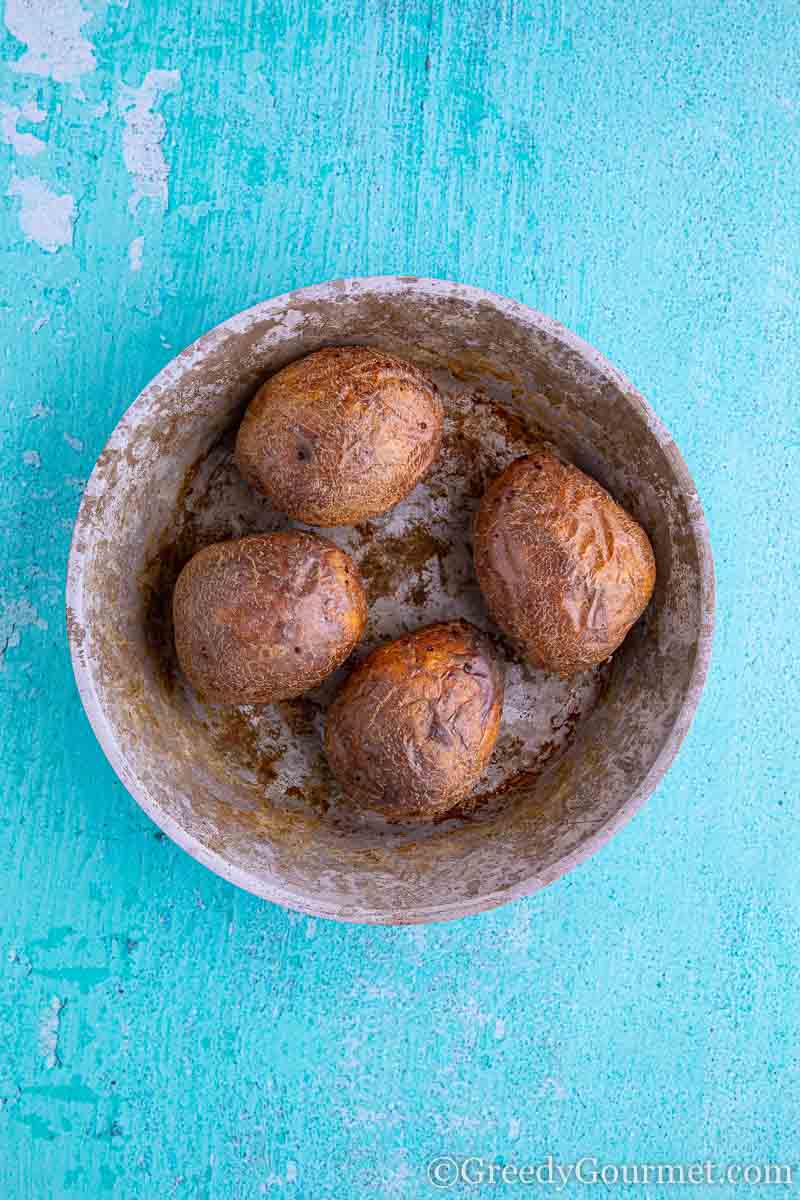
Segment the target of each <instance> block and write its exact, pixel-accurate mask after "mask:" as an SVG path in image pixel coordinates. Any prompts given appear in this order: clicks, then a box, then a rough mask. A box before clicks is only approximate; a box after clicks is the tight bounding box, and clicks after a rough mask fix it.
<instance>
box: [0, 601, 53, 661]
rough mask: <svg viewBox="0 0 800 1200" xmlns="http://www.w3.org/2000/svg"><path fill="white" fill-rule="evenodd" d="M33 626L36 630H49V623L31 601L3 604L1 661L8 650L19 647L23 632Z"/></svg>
mask: <svg viewBox="0 0 800 1200" xmlns="http://www.w3.org/2000/svg"><path fill="white" fill-rule="evenodd" d="M31 625H33V626H34V627H35V628H36V629H47V621H45V619H44V617H40V616H39V614H38V612H37V611H36V609H35V608H34V607H33V605H32V604H31V602H30V601H29V600H26V599H25V597H24V596H23V597H22V598H21V599H20V600H10V601H8V602H5V603H4V604H3V611H2V613H0V659H2V657H3V655H4V654H5V652H6V650H11V649H12V648H13V647H14V646H18V645H19V643H20V639H21V636H22V630H23V629H27V628H28V627H29V626H31Z"/></svg>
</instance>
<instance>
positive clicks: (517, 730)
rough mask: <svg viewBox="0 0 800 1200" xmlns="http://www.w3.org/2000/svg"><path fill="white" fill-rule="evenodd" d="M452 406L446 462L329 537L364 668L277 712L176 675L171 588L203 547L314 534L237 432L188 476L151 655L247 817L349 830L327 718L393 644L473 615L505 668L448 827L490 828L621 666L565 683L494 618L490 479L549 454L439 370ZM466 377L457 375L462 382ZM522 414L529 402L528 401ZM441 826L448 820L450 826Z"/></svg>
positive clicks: (506, 413)
mask: <svg viewBox="0 0 800 1200" xmlns="http://www.w3.org/2000/svg"><path fill="white" fill-rule="evenodd" d="M432 374H433V375H434V378H435V379H436V382H437V384H438V385H439V388H440V391H441V394H442V399H443V402H444V406H445V430H444V439H443V446H442V453H441V456H440V458H439V460H438V461H437V463H436V464H435V465H434V467H433V468H432V469H431V471H430V472H429V474H428V476H427V477H426V478H425V479H424V480H423V481H422V482H421V483H420V484H418V485H417V487H416V488H415V489H414V491H413V492H412V493H411V495H410V496H408V497H407V499H406V500H405V501H403V502H402V503H401V504H399V505H397V506H396V507H395V508H394V509H392V510H391V511H390V512H389V513H386V514H385V515H384V516H382V517H378V518H375V519H373V520H370V521H368V522H365V523H364V524H362V525H358V526H352V527H350V526H348V527H341V528H338V529H326V530H320V531H319V532H320V533H322V535H323V536H325V537H328V538H330V539H331V540H332V541H334V542H336V543H337V545H339V546H340V547H341V548H342V549H343V550H346V551H347V552H348V553H350V554H351V555H352V556H353V558H354V559H355V561H356V562H357V563H358V565H359V569H360V570H361V573H362V576H363V578H364V583H365V586H366V588H367V593H368V598H369V605H370V610H369V620H368V624H367V629H366V633H365V637H364V640H363V642H362V643H361V644H360V645H359V646H358V648H357V650H356V652H355V654H354V656H353V658H352V659H351V660H350V662H349V663H348V664H345V666H344V667H342V668H340V670H339V671H337V672H336V673H335V674H334V675H333V676H331V677H330V678H329V679H327V680H326V681H325V682H324V683H323V684H322V685H321V686H320V687H319V688H317V689H316V690H315V691H314V692H311V693H309V694H308V695H307V696H303V697H301V698H300V699H298V700H291V701H284V702H283V703H280V704H276V705H271V706H256V705H241V706H238V707H235V708H215V707H208V706H205V705H203V704H202V703H201V702H200V701H199V700H198V698H197V697H196V696H195V695H194V693H193V692H192V690H191V689H190V688H189V687H188V685H187V684H186V682H185V681H184V679H183V676H182V675H181V672H180V669H179V667H178V664H177V661H176V656H175V650H174V643H173V631H172V590H173V588H174V585H175V580H176V579H177V577H178V574H179V572H180V570H181V568H182V567H183V565H184V563H186V562H187V561H188V559H189V558H190V557H191V556H192V555H193V554H194V553H195V552H196V551H197V550H199V549H201V548H202V547H203V546H206V545H209V544H210V543H211V542H216V541H221V540H223V539H226V538H235V537H242V536H244V535H245V534H249V533H256V532H262V533H263V532H271V531H274V530H278V529H285V528H289V527H297V528H310V527H308V526H302V525H299V524H298V523H296V522H291V521H289V520H288V519H287V518H286V517H284V516H282V515H280V514H277V513H275V512H274V510H273V509H272V508H271V507H270V505H269V503H268V502H267V501H266V500H265V499H264V498H262V497H260V496H259V495H258V494H257V493H255V492H254V491H253V490H252V489H251V488H249V487H248V486H247V484H245V482H244V480H243V479H242V478H241V476H240V475H239V472H238V470H237V468H236V465H235V463H234V461H233V446H234V437H235V430H230V431H228V433H226V434H225V435H224V436H223V437H222V438H221V439H220V440H219V441H218V442H217V443H216V444H215V445H214V446H212V448H211V449H210V450H209V452H208V453H207V454H206V455H204V456H203V458H201V459H200V460H199V461H198V462H197V463H195V465H194V466H193V467H192V469H191V471H190V472H188V473H187V476H186V479H185V480H184V483H183V487H182V488H181V491H180V494H179V498H178V503H177V504H176V509H175V513H174V519H173V522H172V524H171V526H170V528H169V529H168V530H166V531H165V533H164V536H163V538H162V540H161V542H160V544H159V545H158V546H157V547H156V548H155V550H154V552H153V554H152V555H151V556H150V558H149V560H148V564H147V567H146V569H145V571H144V573H143V575H142V578H141V580H140V585H141V594H142V601H143V608H144V622H145V632H146V637H147V642H148V646H149V650H150V653H151V655H152V656H153V659H154V661H155V662H156V663H157V666H158V675H159V680H160V683H161V686H162V687H163V688H164V689H165V691H168V692H169V693H170V703H171V704H173V705H178V706H181V707H182V708H183V709H184V711H185V712H186V714H187V716H189V717H190V718H191V720H192V721H194V722H195V723H196V725H197V726H198V727H200V728H202V729H203V731H204V734H205V739H204V740H205V744H206V745H207V748H208V760H209V765H210V766H211V768H212V770H217V771H218V772H222V773H225V774H228V775H230V774H233V775H235V776H238V777H239V778H240V779H241V780H242V782H244V783H246V784H247V785H248V786H247V788H246V789H244V793H245V794H246V795H247V796H250V797H252V799H251V800H250V801H249V802H248V801H243V804H245V803H246V804H247V806H248V807H253V808H257V807H258V806H259V805H263V804H268V805H270V806H272V807H273V808H279V809H283V810H285V811H287V812H291V811H297V810H298V809H302V810H306V811H308V810H311V811H313V812H314V813H315V814H317V815H318V817H319V818H320V819H322V820H325V821H326V822H329V823H330V824H331V825H332V826H335V827H337V828H340V829H342V830H343V831H347V832H352V831H353V828H354V826H358V825H363V823H364V818H362V817H354V816H353V815H352V814H351V811H350V809H349V807H348V805H347V803H346V800H345V799H344V798H343V797H342V795H341V793H340V790H339V788H338V785H337V784H336V781H335V780H334V779H333V776H332V775H331V772H330V770H329V768H328V765H327V762H326V760H325V756H324V753H323V751H322V732H323V729H324V721H325V712H326V709H327V706H328V704H329V703H330V700H331V699H332V697H333V695H334V694H335V692H336V690H337V688H338V686H339V684H340V683H341V681H342V680H343V679H344V678H345V677H346V675H347V673H348V671H349V670H350V669H351V667H352V665H353V663H354V662H355V661H358V660H360V659H361V658H363V657H364V656H365V655H366V654H367V653H369V651H370V650H371V649H373V648H374V647H375V646H376V645H378V644H379V643H380V642H382V641H385V640H386V639H388V638H394V637H397V636H399V635H400V634H402V633H406V632H409V631H411V630H414V629H418V628H420V627H421V626H423V625H427V624H430V623H431V622H434V621H445V620H452V619H455V618H457V617H462V618H465V619H466V620H468V621H471V622H472V623H473V624H475V625H477V626H478V627H480V628H481V629H483V630H485V631H486V632H487V633H488V634H489V636H490V637H491V638H492V640H493V643H494V645H495V647H496V651H497V653H498V655H499V656H500V657H501V659H503V660H504V662H505V666H506V698H505V706H504V712H503V722H502V726H501V731H500V736H499V738H498V741H497V745H496V748H495V751H494V754H493V756H492V759H491V762H490V763H489V766H488V768H487V770H486V772H485V774H484V776H483V778H482V779H481V780H480V782H479V783H478V785H477V786H476V789H475V791H474V793H473V794H472V795H471V796H470V797H468V798H467V800H466V801H465V802H463V803H462V804H461V805H460V806H459V808H458V809H457V810H453V811H451V812H450V813H448V814H447V815H446V817H445V818H443V819H442V821H444V822H446V823H447V824H448V825H450V824H451V823H452V822H453V821H456V822H464V821H471V822H472V821H480V820H486V819H489V818H490V817H491V816H493V815H494V814H496V813H497V811H498V810H499V809H500V808H501V807H502V806H503V805H505V804H508V803H512V802H513V801H514V797H515V794H517V793H521V792H522V791H523V790H525V791H527V790H528V788H529V786H530V784H531V783H533V782H534V781H535V779H536V777H537V776H538V775H539V774H540V772H541V771H542V770H543V769H544V767H545V766H546V765H547V764H549V763H550V762H551V761H552V760H553V759H554V757H555V756H557V755H559V754H561V753H563V751H564V750H565V749H566V748H567V746H568V745H569V744H570V743H571V741H572V740H573V738H574V736H575V732H576V729H577V727H578V726H579V724H580V723H581V721H582V720H583V719H584V718H585V717H586V716H587V715H588V714H589V713H590V712H591V711H592V710H593V708H594V707H595V705H596V703H597V700H598V698H599V697H600V695H601V693H602V691H603V689H604V687H605V684H606V681H607V678H608V674H609V666H608V665H607V664H604V665H603V666H601V667H599V668H596V669H595V670H594V671H590V672H587V673H585V674H584V675H581V676H577V677H575V678H573V679H569V680H563V679H559V678H558V677H556V676H553V675H549V674H547V673H545V672H543V671H538V670H536V669H534V668H532V667H529V666H527V665H526V664H525V663H523V662H522V661H521V659H520V658H519V657H518V656H516V655H515V653H514V651H513V649H512V648H511V647H510V646H509V645H508V643H507V642H506V641H505V639H503V638H502V637H501V635H500V634H499V631H498V630H497V629H496V628H495V627H494V626H493V624H492V622H491V621H490V619H489V617H488V614H487V612H486V608H485V605H484V602H483V599H482V596H481V594H480V590H479V588H478V584H477V581H476V579H475V575H474V571H473V567H472V555H471V531H472V522H473V518H474V515H475V512H476V510H477V507H478V504H479V501H480V498H481V496H482V495H483V492H484V491H485V489H486V486H487V485H488V483H489V482H490V481H491V480H492V479H493V478H494V477H495V476H496V475H497V474H498V473H499V472H500V471H502V470H503V469H504V468H505V467H506V466H507V465H508V464H509V463H510V462H512V461H513V460H514V459H516V458H518V457H520V456H521V455H524V454H528V453H531V452H532V451H533V450H535V449H536V448H537V447H540V446H541V444H542V440H543V439H542V437H541V435H540V434H538V433H537V431H536V428H535V425H534V423H533V422H532V421H531V420H529V419H528V414H527V413H525V415H523V408H522V406H520V408H516V407H513V406H512V404H513V405H516V404H517V403H520V402H519V399H518V398H517V397H516V396H514V395H512V394H511V391H512V389H510V388H508V387H505V389H504V390H505V391H508V392H509V395H508V396H506V395H504V396H503V399H502V400H500V399H498V398H497V397H495V396H492V395H489V393H488V392H487V391H486V390H484V388H483V387H477V386H475V385H473V384H472V383H471V382H470V381H469V372H463V371H459V372H455V371H450V372H445V371H438V372H437V371H434V372H432ZM457 375H459V376H462V378H457V377H456V376H457ZM521 404H522V405H524V400H523V401H522V402H521ZM441 823H442V822H439V825H441ZM436 829H437V823H433V824H431V825H429V826H426V827H415V828H412V827H409V828H408V829H406V830H403V829H400V828H397V827H394V829H393V830H392V831H387V832H394V833H396V834H399V835H403V834H405V835H406V836H408V835H412V836H414V837H419V836H425V835H426V834H431V833H433V832H435V830H436Z"/></svg>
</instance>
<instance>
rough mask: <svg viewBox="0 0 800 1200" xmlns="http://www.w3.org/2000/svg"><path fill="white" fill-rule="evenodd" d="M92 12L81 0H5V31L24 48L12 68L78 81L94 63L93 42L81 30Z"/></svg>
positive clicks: (67, 80) (71, 81) (32, 73)
mask: <svg viewBox="0 0 800 1200" xmlns="http://www.w3.org/2000/svg"><path fill="white" fill-rule="evenodd" d="M91 15H92V14H91V13H90V12H87V11H86V9H85V8H83V7H82V5H81V3H80V0H6V11H5V22H6V27H7V29H8V32H9V33H10V34H11V35H12V37H15V38H16V39H17V41H18V42H22V43H23V45H25V46H26V47H27V49H26V50H25V53H24V54H23V55H22V57H21V58H18V59H17V60H16V62H12V64H11V70H12V71H17V72H19V73H21V74H25V75H43V76H44V77H45V78H47V79H55V80H56V82H57V83H73V84H74V83H77V82H78V80H80V78H81V76H83V75H88V74H89V72H90V71H93V70H94V69H95V66H96V65H97V62H96V59H95V56H94V49H93V47H92V43H91V42H90V41H88V39H87V38H85V37H84V36H83V33H82V32H81V31H82V29H83V26H84V25H85V24H86V22H87V21H88V20H89V19H90V18H91Z"/></svg>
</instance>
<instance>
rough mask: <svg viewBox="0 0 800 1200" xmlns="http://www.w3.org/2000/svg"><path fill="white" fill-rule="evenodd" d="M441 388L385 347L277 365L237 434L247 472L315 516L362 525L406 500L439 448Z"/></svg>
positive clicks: (280, 503)
mask: <svg viewBox="0 0 800 1200" xmlns="http://www.w3.org/2000/svg"><path fill="white" fill-rule="evenodd" d="M442 423H443V410H442V402H441V400H440V398H439V395H438V393H437V391H436V389H435V387H434V386H433V384H431V383H430V382H429V381H428V380H427V379H426V378H425V376H424V375H423V374H422V373H421V372H420V371H418V370H417V369H416V367H413V366H412V365H411V364H410V363H407V362H403V361H402V360H401V359H399V358H395V357H394V356H393V355H390V354H386V353H385V352H384V351H383V350H377V349H371V348H368V347H365V346H336V347H329V348H327V349H324V350H317V351H316V352H315V353H314V354H309V355H308V356H307V357H306V358H302V359H299V360H298V361H297V362H293V363H290V364H289V366H288V367H284V368H283V370H282V371H278V373H277V374H276V375H273V376H272V378H271V379H268V380H267V382H266V383H265V384H264V386H263V387H262V388H261V389H260V390H259V391H258V393H257V394H256V396H255V397H254V399H253V400H252V402H251V404H250V406H249V408H248V409H247V412H246V413H245V416H244V420H243V421H242V424H241V426H240V427H239V433H238V436H237V439H236V461H237V464H238V466H239V470H240V471H241V473H242V475H243V476H244V477H245V479H246V480H247V481H248V483H250V484H251V485H252V486H253V487H255V488H256V489H257V490H258V491H260V492H263V493H264V494H265V495H266V496H268V497H269V499H270V500H271V501H272V503H273V505H274V506H275V508H276V509H278V511H279V512H283V513H288V514H289V516H290V517H293V518H294V519H295V520H298V521H305V522H307V523H308V524H309V525H321V526H333V525H355V524H358V523H359V522H361V521H364V520H366V519H367V518H368V517H374V516H378V515H379V514H381V513H384V512H386V511H387V510H388V509H390V508H391V507H392V506H393V505H395V504H397V503H398V502H399V501H400V500H402V499H403V497H404V496H407V495H408V493H409V492H410V491H411V490H412V488H414V487H415V486H416V484H417V483H418V482H419V480H420V479H421V478H422V476H423V475H424V474H425V472H426V471H427V470H428V468H429V467H430V466H431V464H432V463H433V461H434V459H435V458H436V456H437V455H438V453H439V448H440V446H441V440H442Z"/></svg>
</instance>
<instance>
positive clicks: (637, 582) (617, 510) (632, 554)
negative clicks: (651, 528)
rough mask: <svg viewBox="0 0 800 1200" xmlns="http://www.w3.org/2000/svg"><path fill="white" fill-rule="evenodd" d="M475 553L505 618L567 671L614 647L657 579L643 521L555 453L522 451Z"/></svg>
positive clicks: (490, 598)
mask: <svg viewBox="0 0 800 1200" xmlns="http://www.w3.org/2000/svg"><path fill="white" fill-rule="evenodd" d="M474 558H475V569H476V571H477V574H478V581H479V582H480V585H481V590H482V592H483V595H484V597H485V599H486V603H487V604H488V606H489V611H490V612H491V614H492V616H493V617H494V619H495V621H496V622H497V624H498V625H499V626H500V627H501V629H503V630H504V631H505V632H506V633H507V634H508V636H509V637H510V638H511V639H512V640H513V641H514V642H515V643H516V644H517V645H518V646H519V648H520V649H521V651H522V653H523V654H524V655H525V657H526V658H527V659H528V660H529V661H530V662H531V663H533V665H534V666H538V667H544V668H545V669H546V670H548V671H554V672H557V673H558V674H560V675H571V674H573V673H574V672H576V671H584V670H587V669H588V668H589V667H593V666H595V665H596V664H597V663H600V662H603V661H604V659H607V658H609V657H610V655H611V654H613V652H614V651H615V650H616V649H617V647H618V646H619V645H620V643H621V642H622V641H623V639H624V638H625V635H626V634H627V633H628V630H629V629H630V628H631V626H632V625H633V624H634V622H635V621H636V620H638V618H639V617H640V616H641V614H642V613H643V612H644V610H645V608H646V607H647V604H648V601H649V600H650V597H651V595H652V593H653V586H654V584H655V578H656V566H655V558H654V557H653V549H652V547H651V545H650V542H649V540H648V537H647V534H646V533H645V532H644V530H643V529H642V528H641V526H640V525H637V523H636V521H634V519H633V517H631V516H629V515H628V513H626V512H625V510H624V509H623V508H621V507H620V506H619V505H618V504H617V503H616V501H615V500H613V499H612V497H611V496H609V494H608V492H607V491H605V490H604V489H603V488H602V487H600V484H599V483H595V481H594V480H593V479H590V478H589V476H588V475H584V474H583V472H582V471H579V470H578V468H577V467H573V466H569V465H567V464H566V463H563V462H561V461H560V459H558V458H556V457H555V456H554V455H553V454H551V453H549V452H542V453H540V454H532V455H531V456H530V457H528V458H520V459H517V461H516V462H514V463H512V464H511V466H510V467H508V468H507V469H506V470H505V471H503V473H502V474H501V475H500V476H498V478H497V479H495V481H494V483H492V485H491V486H490V487H489V489H488V491H487V492H486V495H485V496H484V497H483V500H482V501H481V506H480V510H479V512H478V516H477V520H476V523H475V542H474Z"/></svg>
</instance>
